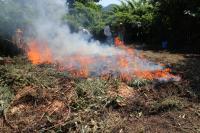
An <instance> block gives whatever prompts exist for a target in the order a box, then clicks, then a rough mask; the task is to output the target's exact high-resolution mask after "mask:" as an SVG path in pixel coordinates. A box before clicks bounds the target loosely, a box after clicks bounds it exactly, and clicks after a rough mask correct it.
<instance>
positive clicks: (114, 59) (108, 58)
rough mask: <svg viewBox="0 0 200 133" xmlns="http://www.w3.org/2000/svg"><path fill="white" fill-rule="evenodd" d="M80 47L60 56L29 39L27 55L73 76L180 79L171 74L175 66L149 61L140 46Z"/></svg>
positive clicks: (34, 61) (39, 62)
mask: <svg viewBox="0 0 200 133" xmlns="http://www.w3.org/2000/svg"><path fill="white" fill-rule="evenodd" d="M77 43H78V42H77ZM99 47H100V46H99ZM79 49H80V51H81V52H77V53H73V54H71V55H65V56H62V57H59V58H57V57H55V56H54V54H53V50H52V49H50V48H49V47H48V45H47V44H45V43H41V42H38V41H32V42H30V43H29V50H28V53H27V55H28V58H29V60H30V61H31V62H32V63H33V64H35V65H37V64H54V65H55V66H56V67H57V69H58V71H67V72H70V73H71V74H72V75H73V76H76V77H82V78H88V77H102V78H106V77H110V76H111V77H113V78H116V77H118V78H119V79H121V80H123V81H131V80H133V79H134V78H142V79H147V80H158V81H164V82H168V81H179V80H180V77H178V76H174V75H172V74H170V72H171V70H170V69H169V68H165V66H164V65H162V64H159V63H157V64H156V63H154V62H151V61H148V60H147V59H145V58H143V57H142V56H141V55H140V53H139V52H138V51H137V50H134V49H132V48H128V47H126V46H125V45H122V46H120V47H117V48H115V47H112V48H105V49H109V50H108V52H110V53H111V54H110V53H108V54H105V55H104V54H92V55H84V54H81V53H84V52H87V49H85V51H84V49H82V48H79ZM101 50H103V49H101ZM66 51H67V50H66ZM78 51H79V50H78ZM100 52H101V51H100ZM102 53H103V52H102Z"/></svg>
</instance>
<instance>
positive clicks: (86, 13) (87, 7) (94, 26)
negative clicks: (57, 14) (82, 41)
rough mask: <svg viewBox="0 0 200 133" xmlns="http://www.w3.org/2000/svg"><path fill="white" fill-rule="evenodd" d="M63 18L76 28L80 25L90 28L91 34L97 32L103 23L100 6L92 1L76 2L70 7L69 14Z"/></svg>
mask: <svg viewBox="0 0 200 133" xmlns="http://www.w3.org/2000/svg"><path fill="white" fill-rule="evenodd" d="M65 18H66V19H67V22H68V23H69V24H70V25H72V26H73V27H75V28H76V29H78V27H80V26H81V27H84V28H87V29H88V30H90V31H91V32H92V33H93V34H98V33H99V32H100V31H101V30H102V29H103V27H104V25H105V22H104V21H103V18H102V12H101V6H100V5H97V4H95V3H94V2H88V3H86V4H83V3H80V2H76V3H75V5H74V9H71V12H70V14H67V15H66V17H65Z"/></svg>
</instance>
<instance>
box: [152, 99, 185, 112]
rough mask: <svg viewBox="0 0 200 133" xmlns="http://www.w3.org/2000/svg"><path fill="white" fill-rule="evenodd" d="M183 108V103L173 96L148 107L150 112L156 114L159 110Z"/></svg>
mask: <svg viewBox="0 0 200 133" xmlns="http://www.w3.org/2000/svg"><path fill="white" fill-rule="evenodd" d="M182 108H183V103H182V102H181V101H180V100H179V99H177V98H175V97H171V98H166V99H164V100H162V101H161V102H157V103H154V104H153V105H152V107H151V109H150V113H152V114H156V113H160V112H167V111H171V110H175V109H178V110H180V109H182Z"/></svg>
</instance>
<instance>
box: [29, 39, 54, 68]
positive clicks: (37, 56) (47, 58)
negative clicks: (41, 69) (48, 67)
mask: <svg viewBox="0 0 200 133" xmlns="http://www.w3.org/2000/svg"><path fill="white" fill-rule="evenodd" d="M39 44H40V43H39V42H37V41H32V42H30V43H29V50H28V57H29V60H30V61H31V62H32V63H33V64H41V63H44V62H45V63H52V53H51V50H50V49H49V48H48V45H47V44H46V43H42V44H43V45H39Z"/></svg>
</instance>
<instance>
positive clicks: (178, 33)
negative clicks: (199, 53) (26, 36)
mask: <svg viewBox="0 0 200 133" xmlns="http://www.w3.org/2000/svg"><path fill="white" fill-rule="evenodd" d="M66 2H67V3H68V6H69V13H68V14H66V16H65V17H64V20H65V21H66V22H67V23H68V24H69V25H70V27H71V29H72V31H73V32H76V31H78V30H79V29H80V27H83V28H86V29H88V30H89V31H90V32H91V33H92V34H93V36H94V37H95V38H96V39H99V40H104V39H105V36H104V34H103V29H104V27H105V25H110V26H111V28H112V30H113V33H114V32H116V31H117V27H118V26H119V23H123V25H124V27H125V29H126V34H125V41H126V43H127V44H132V43H133V42H141V43H146V44H147V45H148V46H152V47H154V48H155V45H157V46H159V47H161V43H162V41H164V40H167V41H168V43H169V48H172V49H186V50H189V49H195V50H199V49H200V46H199V45H198V43H199V42H200V39H199V37H200V33H199V30H198V29H199V27H200V1H199V0H192V1H188V0H181V1H180V0H123V1H122V2H121V4H120V5H114V4H112V5H109V6H108V7H102V6H101V5H99V4H98V2H99V0H66ZM15 3H16V2H15ZM21 3H24V4H25V3H26V1H25V0H21V1H19V4H21ZM19 4H14V3H13V0H6V1H5V0H4V1H3V0H0V43H1V44H5V41H4V40H5V39H9V40H10V39H11V36H12V35H13V34H14V32H15V30H16V28H22V29H26V27H28V25H29V24H30V23H31V22H30V19H29V18H30V16H24V15H23V14H24V12H31V6H30V8H19V7H21V6H22V5H19ZM26 7H27V6H26ZM6 42H7V41H6ZM1 47H2V46H1Z"/></svg>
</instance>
